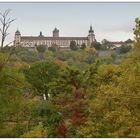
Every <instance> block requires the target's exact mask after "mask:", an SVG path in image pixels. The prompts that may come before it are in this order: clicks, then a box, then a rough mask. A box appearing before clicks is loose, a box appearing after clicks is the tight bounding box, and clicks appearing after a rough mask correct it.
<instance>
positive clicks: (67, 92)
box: [0, 18, 140, 138]
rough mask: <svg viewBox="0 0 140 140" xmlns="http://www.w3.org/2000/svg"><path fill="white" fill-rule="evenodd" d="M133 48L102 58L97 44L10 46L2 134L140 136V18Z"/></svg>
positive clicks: (0, 98)
mask: <svg viewBox="0 0 140 140" xmlns="http://www.w3.org/2000/svg"><path fill="white" fill-rule="evenodd" d="M134 36H135V41H134V44H133V48H132V49H131V50H129V51H126V52H125V51H124V49H122V52H123V55H122V56H123V57H122V59H121V63H115V58H116V57H117V56H115V55H110V56H106V57H104V58H100V57H98V55H97V54H98V50H97V49H96V48H94V47H92V48H85V47H84V46H83V48H84V49H79V50H77V49H76V50H70V51H64V50H59V49H56V48H55V47H56V46H55V47H53V48H52V49H44V48H43V47H41V46H40V47H37V50H36V51H31V50H28V49H26V48H23V47H20V46H18V47H14V46H13V47H4V48H3V49H1V52H0V137H20V138H31V137H38V138H39V137H40V138H45V137H48V138H56V137H61V138H62V137H70V138H73V137H77V138H79V137H84V138H90V137H95V138H98V137H99V138H105V137H108V138H111V137H120V138H121V137H140V19H138V18H137V19H136V26H135V29H134Z"/></svg>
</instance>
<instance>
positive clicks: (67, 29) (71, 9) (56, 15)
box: [0, 3, 140, 42]
mask: <svg viewBox="0 0 140 140" xmlns="http://www.w3.org/2000/svg"><path fill="white" fill-rule="evenodd" d="M8 8H10V9H12V11H11V13H10V16H11V17H12V18H16V19H17V20H16V21H15V22H14V23H13V24H12V25H11V27H10V29H9V32H10V35H9V37H8V40H7V42H8V41H10V40H13V39H14V33H15V31H16V29H17V28H18V29H19V31H20V32H21V35H29V36H31V35H32V36H37V35H39V32H40V31H42V32H43V35H45V36H52V30H53V29H54V28H55V27H57V28H58V29H59V31H60V36H83V37H85V36H87V35H88V30H89V26H90V24H92V26H93V29H94V32H95V37H96V39H97V41H101V40H102V39H104V38H106V39H107V40H109V41H121V40H122V41H124V40H127V39H128V38H131V39H133V28H134V26H135V18H136V17H139V16H140V3H0V10H1V11H4V10H5V9H8Z"/></svg>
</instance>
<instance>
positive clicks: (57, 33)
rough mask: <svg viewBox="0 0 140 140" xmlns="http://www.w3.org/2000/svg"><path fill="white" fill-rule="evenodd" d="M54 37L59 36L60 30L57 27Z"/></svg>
mask: <svg viewBox="0 0 140 140" xmlns="http://www.w3.org/2000/svg"><path fill="white" fill-rule="evenodd" d="M53 37H59V30H58V29H57V28H56V27H55V29H54V30H53Z"/></svg>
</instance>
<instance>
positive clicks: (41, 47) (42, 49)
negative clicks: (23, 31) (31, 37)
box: [36, 45, 47, 59]
mask: <svg viewBox="0 0 140 140" xmlns="http://www.w3.org/2000/svg"><path fill="white" fill-rule="evenodd" d="M46 48H47V46H45V45H38V46H36V49H37V51H38V54H39V58H40V59H43V58H44V53H45V51H46Z"/></svg>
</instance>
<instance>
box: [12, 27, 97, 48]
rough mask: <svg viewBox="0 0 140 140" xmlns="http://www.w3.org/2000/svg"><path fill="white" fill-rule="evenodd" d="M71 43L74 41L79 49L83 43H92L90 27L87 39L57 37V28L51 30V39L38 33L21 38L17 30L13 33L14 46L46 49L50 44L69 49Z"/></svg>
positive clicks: (93, 37) (92, 35) (87, 44)
mask: <svg viewBox="0 0 140 140" xmlns="http://www.w3.org/2000/svg"><path fill="white" fill-rule="evenodd" d="M71 41H75V42H76V44H77V45H78V46H79V47H80V46H81V45H82V44H83V43H85V44H86V46H90V45H91V43H92V42H95V41H96V39H95V35H94V31H93V29H92V26H90V30H89V34H88V36H87V37H61V36H59V30H58V29H57V28H55V29H54V30H53V36H52V37H49V36H43V34H42V32H40V35H39V36H22V35H21V33H20V32H19V31H18V30H17V31H16V32H15V40H14V45H15V46H18V45H20V46H22V47H27V48H32V47H35V46H37V45H46V46H47V47H50V46H51V45H52V44H56V45H58V46H59V47H60V48H69V46H70V42H71Z"/></svg>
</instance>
